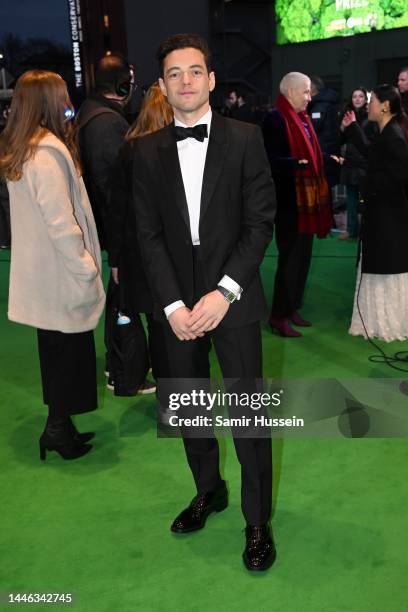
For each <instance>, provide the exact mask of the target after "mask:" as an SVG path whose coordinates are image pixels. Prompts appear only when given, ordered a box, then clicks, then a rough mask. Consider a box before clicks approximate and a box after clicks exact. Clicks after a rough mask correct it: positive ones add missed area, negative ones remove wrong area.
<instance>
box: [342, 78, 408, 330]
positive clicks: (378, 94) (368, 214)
mask: <svg viewBox="0 0 408 612" xmlns="http://www.w3.org/2000/svg"><path fill="white" fill-rule="evenodd" d="M368 118H369V119H370V120H372V121H376V122H377V123H378V127H379V130H380V133H379V135H378V136H377V137H376V138H375V139H374V141H373V143H372V144H371V145H370V144H369V143H368V142H367V140H366V139H365V137H364V132H363V131H362V130H361V128H360V127H359V125H358V123H357V121H356V118H355V114H354V113H353V112H352V111H351V112H349V113H346V114H345V116H344V118H343V121H342V125H343V128H344V130H345V133H346V136H347V138H348V139H349V140H350V141H351V142H353V143H354V144H355V146H356V147H358V148H359V150H360V151H361V152H362V153H363V154H364V155H367V158H368V167H367V175H366V178H365V181H364V183H365V184H364V187H363V197H364V201H365V204H364V212H363V218H362V227H361V256H360V265H359V272H358V277H357V286H356V293H355V300H354V309H353V317H352V321H351V326H350V330H349V333H350V334H351V335H353V336H357V335H361V336H364V337H367V336H368V337H370V338H372V337H378V338H381V339H383V340H386V341H392V340H403V339H405V338H408V318H407V316H406V313H407V312H408V249H407V248H406V240H407V235H408V172H407V168H408V119H407V117H406V115H405V113H404V112H403V110H402V107H401V98H400V96H399V93H398V90H397V89H396V88H395V87H393V86H391V85H380V86H379V87H377V88H376V89H374V91H373V93H372V96H371V99H370V104H369V110H368ZM360 272H361V276H360Z"/></svg>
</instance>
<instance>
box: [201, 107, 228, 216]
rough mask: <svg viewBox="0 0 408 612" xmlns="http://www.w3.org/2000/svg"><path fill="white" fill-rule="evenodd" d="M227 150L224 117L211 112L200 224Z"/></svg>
mask: <svg viewBox="0 0 408 612" xmlns="http://www.w3.org/2000/svg"><path fill="white" fill-rule="evenodd" d="M227 150H228V142H227V138H226V121H225V119H224V117H222V116H221V115H219V114H218V113H214V112H213V114H212V120H211V129H210V141H209V143H208V149H207V157H206V160H205V166H204V176H203V186H202V190H201V207H200V223H201V220H202V219H203V217H204V215H205V213H206V211H207V209H208V206H209V204H210V202H211V198H212V196H213V194H214V190H215V187H216V184H217V181H218V179H219V176H220V174H221V171H222V169H223V166H224V161H225V157H226V154H227Z"/></svg>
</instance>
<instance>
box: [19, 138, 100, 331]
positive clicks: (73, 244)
mask: <svg viewBox="0 0 408 612" xmlns="http://www.w3.org/2000/svg"><path fill="white" fill-rule="evenodd" d="M7 186H8V189H9V194H10V214H11V234H12V243H13V244H12V248H11V265H10V287H9V304H8V317H9V319H10V320H11V321H16V322H17V323H25V324H26V325H32V326H34V327H37V328H40V329H48V330H54V331H61V332H65V333H76V332H84V331H89V330H91V329H94V328H95V327H96V325H97V324H98V321H99V318H100V316H101V314H102V311H103V307H104V303H105V293H104V290H103V284H102V278H101V252H100V248H99V241H98V236H97V232H96V226H95V221H94V218H93V214H92V209H91V206H90V203H89V199H88V195H87V193H86V189H85V186H84V183H83V180H82V178H79V177H78V174H77V171H76V169H75V166H74V163H73V161H72V158H71V155H70V153H69V151H68V149H67V148H66V147H65V145H64V144H63V143H62V142H61V141H60V140H59V139H58V138H56V136H54V135H53V134H51V133H50V132H48V133H47V134H46V136H44V138H43V139H42V140H41V141H40V143H39V145H38V148H37V150H36V153H35V156H34V157H33V158H32V159H30V160H29V161H27V162H26V163H25V164H24V167H23V176H22V178H21V179H20V180H19V181H9V182H8V184H7Z"/></svg>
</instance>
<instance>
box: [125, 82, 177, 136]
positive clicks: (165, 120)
mask: <svg viewBox="0 0 408 612" xmlns="http://www.w3.org/2000/svg"><path fill="white" fill-rule="evenodd" d="M172 121H173V110H172V108H171V106H170V104H169V103H168V102H167V98H166V96H164V95H163V93H162V91H161V89H160V85H159V83H158V81H156V82H155V83H153V85H151V86H150V87H149V89H148V90H147V92H146V94H145V97H144V98H143V103H142V108H141V109H140V113H139V115H138V116H137V119H136V121H135V122H134V123H133V124H132V125H131V126H130V128H129V130H128V133H127V134H126V140H133V139H134V138H139V137H140V136H145V135H146V134H151V133H152V132H157V131H158V130H160V129H161V128H163V127H166V125H168V124H169V123H171V122H172Z"/></svg>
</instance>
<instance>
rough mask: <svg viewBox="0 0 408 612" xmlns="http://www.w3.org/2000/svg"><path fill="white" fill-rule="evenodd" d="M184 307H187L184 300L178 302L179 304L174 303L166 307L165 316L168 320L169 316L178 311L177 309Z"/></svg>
mask: <svg viewBox="0 0 408 612" xmlns="http://www.w3.org/2000/svg"><path fill="white" fill-rule="evenodd" d="M183 306H185V303H184V302H183V300H177V302H172V303H171V304H169V305H168V306H166V308H165V309H164V314H165V315H166V317H167V318H169V316H170V315H171V314H172V313H173V312H174V311H175V310H177V308H182V307H183Z"/></svg>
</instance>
